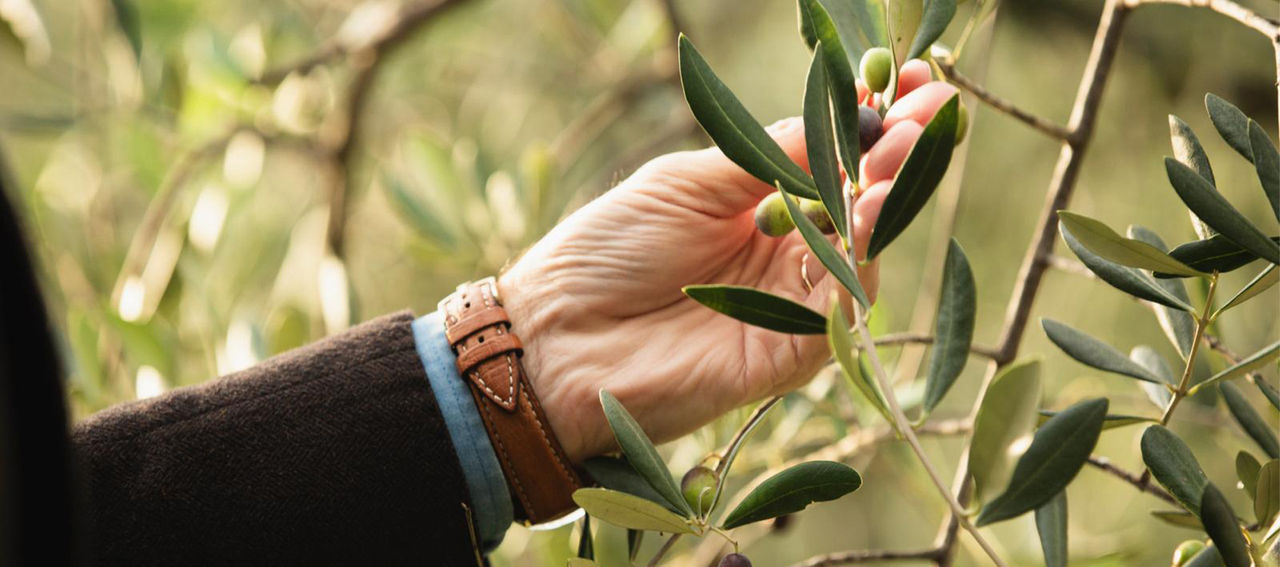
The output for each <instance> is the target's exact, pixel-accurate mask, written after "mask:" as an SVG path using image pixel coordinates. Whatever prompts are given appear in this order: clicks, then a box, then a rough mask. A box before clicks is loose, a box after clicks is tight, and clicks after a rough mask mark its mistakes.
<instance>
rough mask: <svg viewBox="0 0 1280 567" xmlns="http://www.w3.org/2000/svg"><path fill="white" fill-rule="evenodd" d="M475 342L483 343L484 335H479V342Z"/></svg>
mask: <svg viewBox="0 0 1280 567" xmlns="http://www.w3.org/2000/svg"><path fill="white" fill-rule="evenodd" d="M476 342H480V343H483V342H484V335H480V340H478V341H476Z"/></svg>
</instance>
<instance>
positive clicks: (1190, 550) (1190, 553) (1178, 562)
mask: <svg viewBox="0 0 1280 567" xmlns="http://www.w3.org/2000/svg"><path fill="white" fill-rule="evenodd" d="M1201 551H1204V542H1202V541H1197V540H1194V539H1189V540H1187V541H1184V542H1182V543H1180V544H1178V547H1177V549H1174V550H1173V567H1182V566H1183V565H1186V564H1187V563H1190V562H1191V558H1192V557H1195V556H1196V554H1197V553H1200V552H1201Z"/></svg>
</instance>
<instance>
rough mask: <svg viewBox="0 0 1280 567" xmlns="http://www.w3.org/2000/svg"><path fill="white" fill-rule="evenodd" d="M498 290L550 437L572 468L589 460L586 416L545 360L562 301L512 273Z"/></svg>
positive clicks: (560, 373) (560, 374)
mask: <svg viewBox="0 0 1280 567" xmlns="http://www.w3.org/2000/svg"><path fill="white" fill-rule="evenodd" d="M496 285H497V288H498V294H499V297H501V298H502V303H503V307H505V308H506V310H507V313H508V314H509V315H510V318H511V332H512V333H513V334H515V335H516V336H518V337H520V340H521V342H522V343H523V344H524V355H523V357H522V364H523V365H524V370H525V376H526V377H527V378H528V380H529V384H530V385H531V386H533V391H534V395H536V396H537V397H538V400H539V401H540V402H541V404H542V409H543V412H544V413H545V414H546V417H547V421H548V422H549V425H550V426H551V430H552V433H553V434H554V435H555V436H556V438H557V439H558V440H559V442H560V446H561V447H562V448H563V449H564V452H565V456H566V457H568V458H569V460H570V461H571V462H573V463H574V464H581V463H582V461H584V460H586V459H587V458H588V457H591V456H593V454H592V453H593V452H592V451H591V450H590V449H589V447H588V445H589V444H588V443H587V442H586V440H585V436H584V435H582V431H583V430H584V429H583V428H582V426H581V418H582V417H583V415H584V414H587V413H590V412H589V411H586V410H587V408H584V407H582V406H581V405H580V404H579V403H578V402H577V401H576V400H579V399H581V396H578V395H575V393H574V388H573V384H571V383H567V381H566V380H563V379H559V378H561V377H563V376H564V375H565V373H564V372H563V370H557V369H556V364H555V363H556V360H555V359H554V358H553V357H551V356H549V354H550V351H551V349H552V345H553V344H554V341H553V340H551V339H552V337H551V336H550V335H549V333H550V330H551V329H552V328H554V326H555V322H556V320H557V319H558V318H559V317H560V315H559V314H560V313H562V310H563V296H561V295H560V294H551V293H544V292H542V291H540V290H541V289H546V287H544V286H536V285H531V284H530V282H529V281H528V280H527V279H526V278H524V277H523V276H522V274H521V273H520V272H518V271H515V270H512V271H509V272H506V273H504V274H502V275H501V276H498V278H497V282H496Z"/></svg>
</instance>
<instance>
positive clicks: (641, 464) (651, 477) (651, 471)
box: [583, 390, 693, 529]
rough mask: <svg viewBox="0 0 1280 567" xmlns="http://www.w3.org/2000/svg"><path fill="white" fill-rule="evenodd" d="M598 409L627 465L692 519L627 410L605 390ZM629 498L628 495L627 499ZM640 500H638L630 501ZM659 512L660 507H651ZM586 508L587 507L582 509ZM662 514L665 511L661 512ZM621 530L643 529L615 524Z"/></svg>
mask: <svg viewBox="0 0 1280 567" xmlns="http://www.w3.org/2000/svg"><path fill="white" fill-rule="evenodd" d="M600 406H601V407H602V408H603V409H604V417H605V418H606V419H607V420H608V421H609V429H612V430H613V436H614V438H615V439H617V440H618V446H619V447H621V448H622V454H623V455H626V457H627V462H629V463H631V466H632V467H633V468H635V470H636V472H637V473H639V474H640V476H642V477H644V479H645V481H647V482H648V483H649V486H651V487H653V490H654V491H655V492H657V493H658V494H659V495H661V496H662V498H663V499H664V500H666V501H667V503H668V504H671V505H672V506H675V508H676V509H677V510H680V511H681V512H682V513H684V516H685V517H692V516H693V509H692V508H690V507H689V503H688V502H686V501H685V499H684V496H683V495H682V494H680V487H679V486H677V485H676V481H675V480H674V479H672V478H671V471H670V470H668V469H667V464H666V463H665V462H663V461H662V456H661V455H659V454H658V449H657V448H655V447H654V446H653V442H652V441H650V440H649V436H648V435H646V434H645V432H644V429H641V428H640V424H639V423H636V420H635V418H633V417H631V414H630V413H629V412H627V408H625V407H623V406H622V402H619V401H618V398H615V397H613V394H610V393H609V392H608V391H607V390H600ZM627 496H631V495H629V494H628V495H627ZM633 498H636V499H637V500H640V498H638V497H633ZM654 506H657V507H658V508H661V506H659V505H657V504H654ZM583 508H586V506H583ZM663 511H664V512H665V510H663ZM587 513H589V514H591V515H592V516H596V517H597V518H600V519H602V520H605V521H606V522H612V523H615V524H617V522H613V520H610V519H609V518H608V517H607V516H604V515H602V514H597V513H595V512H593V511H591V510H590V509H588V510H587ZM617 525H619V526H621V527H624V528H637V529H646V528H643V527H640V526H627V525H623V524H617Z"/></svg>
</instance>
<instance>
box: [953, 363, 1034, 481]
mask: <svg viewBox="0 0 1280 567" xmlns="http://www.w3.org/2000/svg"><path fill="white" fill-rule="evenodd" d="M1040 381H1041V379H1040V361H1039V360H1029V361H1024V362H1020V363H1015V364H1012V365H1010V366H1007V367H1005V368H1004V369H1003V370H1001V371H1000V373H999V374H997V375H996V377H995V378H994V379H993V380H992V381H991V386H990V387H988V388H987V393H986V395H985V396H983V398H982V405H981V406H980V407H979V408H978V415H977V416H976V417H975V419H974V422H973V441H972V443H971V446H970V448H969V473H970V474H971V475H972V476H973V487H974V491H975V493H976V494H977V495H978V497H979V500H978V501H981V498H990V497H992V496H994V495H995V494H997V493H998V492H999V491H1001V490H1003V489H1004V487H1005V486H1006V485H1007V484H1008V483H1009V478H1010V475H1011V474H1012V469H1013V463H1014V460H1015V459H1017V457H1018V455H1011V454H1010V447H1013V446H1014V445H1015V444H1021V443H1022V442H1023V441H1024V439H1026V438H1028V437H1030V435H1031V430H1032V429H1033V428H1034V427H1035V424H1036V418H1037V417H1038V415H1039V414H1038V413H1037V412H1038V411H1039V409H1040V388H1041V386H1040Z"/></svg>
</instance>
